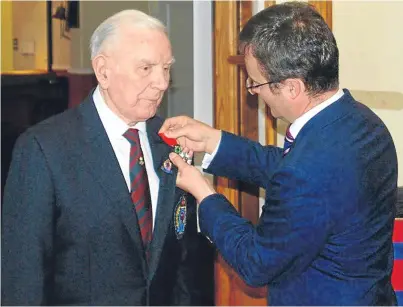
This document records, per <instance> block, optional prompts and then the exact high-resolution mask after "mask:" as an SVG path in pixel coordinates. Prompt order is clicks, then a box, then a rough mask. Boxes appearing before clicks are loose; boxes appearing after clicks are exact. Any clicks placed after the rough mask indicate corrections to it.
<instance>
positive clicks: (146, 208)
mask: <svg viewBox="0 0 403 307" xmlns="http://www.w3.org/2000/svg"><path fill="white" fill-rule="evenodd" d="M123 136H124V137H125V138H126V139H127V140H128V141H129V142H130V145H131V147H130V164H129V170H130V185H131V188H130V191H131V198H132V201H133V206H134V208H135V211H136V214H137V219H138V222H139V227H140V231H141V238H142V239H143V244H144V250H145V251H146V255H147V258H148V256H149V252H148V249H149V246H150V242H151V238H152V224H153V220H152V219H153V216H152V206H151V196H150V187H149V184H148V177H147V171H146V166H145V163H144V156H143V152H142V150H141V146H140V139H139V131H138V130H137V129H132V128H130V129H128V130H127V131H126V132H125V133H124V134H123Z"/></svg>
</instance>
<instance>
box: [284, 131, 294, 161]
mask: <svg viewBox="0 0 403 307" xmlns="http://www.w3.org/2000/svg"><path fill="white" fill-rule="evenodd" d="M290 127H291V124H290V125H289V126H288V128H287V131H286V132H285V137H284V156H285V155H286V154H288V152H289V151H290V150H291V146H292V143H294V137H293V136H292V134H291V131H290Z"/></svg>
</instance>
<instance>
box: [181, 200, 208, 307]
mask: <svg viewBox="0 0 403 307" xmlns="http://www.w3.org/2000/svg"><path fill="white" fill-rule="evenodd" d="M187 210H188V212H187V222H186V231H185V236H184V239H183V242H182V243H183V248H182V258H181V263H180V265H179V270H178V271H177V278H176V285H175V288H174V297H175V300H174V303H173V304H174V305H179V306H201V305H212V303H213V302H212V296H213V287H214V277H213V263H214V262H213V259H214V258H213V257H214V254H213V253H214V250H213V247H212V245H211V244H210V242H208V240H207V239H206V238H205V237H204V236H203V235H202V234H201V233H199V232H198V231H197V217H196V213H197V211H196V210H197V209H196V201H195V199H194V198H193V197H192V196H191V195H190V194H188V209H187Z"/></svg>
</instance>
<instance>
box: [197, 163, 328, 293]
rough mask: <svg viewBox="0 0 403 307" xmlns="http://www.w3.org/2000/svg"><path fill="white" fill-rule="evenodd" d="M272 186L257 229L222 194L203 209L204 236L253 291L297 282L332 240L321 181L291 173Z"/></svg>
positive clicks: (278, 177)
mask: <svg viewBox="0 0 403 307" xmlns="http://www.w3.org/2000/svg"><path fill="white" fill-rule="evenodd" d="M308 181H309V182H308ZM270 184H271V190H270V195H269V197H268V198H267V199H266V203H265V205H264V207H263V212H262V215H261V217H260V220H259V223H258V225H257V226H256V227H255V226H254V225H252V224H251V223H250V222H249V221H248V220H246V219H244V218H242V217H241V216H240V215H239V214H238V212H237V211H236V210H235V209H234V207H233V206H232V205H231V204H230V203H229V202H228V200H227V199H226V198H225V197H224V196H223V195H221V194H214V195H210V196H208V197H206V198H205V199H204V200H203V201H202V202H201V204H200V206H199V214H200V228H201V230H202V232H203V233H204V234H205V235H207V236H208V237H209V238H210V239H211V240H212V241H213V242H214V243H215V245H216V247H217V248H218V250H219V251H220V253H221V254H222V256H223V257H224V259H225V260H226V261H227V262H228V263H229V264H230V265H231V266H232V267H233V268H234V269H235V270H236V271H237V272H238V274H240V276H241V277H242V278H243V279H244V280H245V282H246V283H247V284H249V285H251V286H263V285H267V284H269V283H271V282H281V280H284V279H288V278H294V277H295V276H296V275H297V274H299V273H301V272H302V271H303V270H305V269H306V268H307V266H308V265H310V263H311V262H312V260H313V259H314V258H315V257H316V255H317V253H318V252H319V250H320V249H321V248H322V247H323V245H324V244H325V239H326V237H327V235H328V226H329V214H328V212H327V209H326V203H324V202H325V201H324V199H325V197H323V196H321V195H320V191H318V190H321V189H315V186H316V187H318V186H317V185H316V184H319V182H316V181H315V178H310V177H309V176H307V175H306V174H304V173H302V172H298V171H296V170H294V169H291V168H288V169H283V170H282V171H281V172H276V175H275V176H274V178H272V180H271V182H270ZM319 187H320V186H319Z"/></svg>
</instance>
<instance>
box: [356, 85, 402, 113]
mask: <svg viewBox="0 0 403 307" xmlns="http://www.w3.org/2000/svg"><path fill="white" fill-rule="evenodd" d="M351 95H352V96H353V97H354V98H355V99H356V100H357V101H360V102H362V103H363V104H365V105H366V106H367V107H369V108H371V109H379V110H394V111H398V110H403V93H399V92H383V91H360V90H351Z"/></svg>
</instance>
